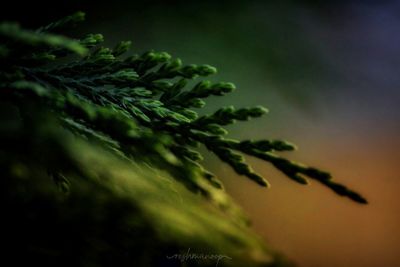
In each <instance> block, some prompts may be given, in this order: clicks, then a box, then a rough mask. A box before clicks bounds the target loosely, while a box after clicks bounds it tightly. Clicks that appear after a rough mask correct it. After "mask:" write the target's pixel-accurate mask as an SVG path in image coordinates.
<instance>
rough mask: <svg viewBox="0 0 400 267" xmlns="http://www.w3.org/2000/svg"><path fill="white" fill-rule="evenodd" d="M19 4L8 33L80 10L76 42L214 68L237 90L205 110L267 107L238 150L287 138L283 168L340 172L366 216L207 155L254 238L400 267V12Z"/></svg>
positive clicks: (235, 133)
mask: <svg viewBox="0 0 400 267" xmlns="http://www.w3.org/2000/svg"><path fill="white" fill-rule="evenodd" d="M44 2H45V1H29V2H28V1H27V2H23V1H13V2H12V3H10V4H9V5H8V4H7V5H3V6H2V8H1V11H0V14H1V20H18V21H20V22H21V23H22V25H23V26H25V27H31V28H34V27H36V26H39V25H42V24H45V23H46V22H49V21H52V20H55V19H57V18H59V17H61V16H64V15H68V14H70V13H72V12H74V11H77V10H83V11H85V12H86V13H87V21H86V22H85V23H84V24H83V25H82V27H80V28H78V29H77V30H75V31H74V33H88V32H94V33H97V32H99V33H103V34H104V35H105V38H106V40H107V41H106V44H108V45H111V46H112V45H113V44H115V43H116V42H118V41H120V40H132V41H133V47H134V52H137V53H141V52H144V51H146V50H149V49H154V50H162V51H168V52H169V53H171V54H172V55H173V56H178V57H180V58H181V59H182V60H183V61H184V62H186V63H199V64H202V63H207V64H211V65H214V66H216V67H217V68H218V69H219V74H218V75H217V76H216V77H213V78H211V79H213V80H222V81H232V82H234V83H235V84H236V85H237V87H238V90H237V91H236V92H234V93H233V94H231V95H230V96H227V97H224V98H217V97H216V98H213V99H212V100H211V101H210V102H209V103H208V106H207V107H206V109H205V110H206V111H212V110H214V109H215V108H216V107H218V106H221V105H230V104H233V105H235V106H237V107H244V106H252V105H258V104H260V105H264V106H266V107H268V108H269V109H270V114H269V115H268V116H266V117H264V118H262V119H259V120H256V121H251V122H247V123H240V124H238V125H236V126H233V127H231V128H230V135H231V136H232V137H237V138H254V139H257V138H265V137H267V138H282V139H286V140H290V141H292V142H294V143H296V144H297V145H298V146H299V150H298V151H296V152H294V153H293V152H291V153H287V154H285V156H287V157H289V158H291V159H293V160H298V161H301V162H304V163H307V164H311V165H314V166H316V167H320V168H323V169H326V170H330V171H331V172H332V173H333V174H334V176H335V177H336V179H337V180H338V181H340V182H342V183H345V184H346V185H349V186H351V187H352V188H355V189H357V190H358V191H360V192H362V193H363V194H364V195H365V196H366V197H367V198H368V200H369V202H370V204H368V205H366V206H363V205H359V204H355V203H353V202H351V201H349V200H347V199H343V198H340V197H338V196H336V195H334V194H333V193H331V192H330V191H329V190H327V189H325V188H323V187H322V186H320V185H319V184H318V183H317V182H315V183H312V184H311V185H310V186H306V187H305V186H301V185H298V184H295V183H293V182H292V181H290V180H288V179H287V178H286V177H284V176H283V175H282V174H280V173H278V172H277V171H275V170H274V169H273V168H272V167H271V166H268V164H266V163H263V162H261V161H258V160H255V159H249V161H250V162H251V163H252V164H253V165H254V168H255V169H256V170H257V171H259V172H260V173H262V174H263V175H264V176H265V177H267V178H268V179H269V181H270V182H271V183H272V188H271V189H269V190H266V189H263V188H259V187H258V186H257V185H255V184H253V183H252V182H250V181H249V180H247V179H245V178H243V177H238V176H237V175H236V174H235V173H234V172H233V171H232V170H231V169H230V168H229V167H228V166H225V165H223V164H221V163H220V162H219V161H217V160H216V158H215V157H213V156H212V155H209V157H208V159H207V165H208V166H210V168H211V169H212V170H214V172H216V173H217V174H218V175H219V176H220V177H221V178H222V179H223V181H224V183H225V186H226V190H227V191H228V192H229V193H230V194H231V195H232V196H233V197H234V198H235V199H236V201H237V202H238V203H239V204H241V205H242V207H243V208H244V209H245V211H246V212H247V213H248V215H249V217H250V218H251V220H252V222H253V227H254V229H255V230H256V231H257V232H258V233H259V234H260V235H261V236H262V237H263V238H264V239H265V240H267V242H269V243H270V244H271V245H272V246H273V247H275V248H277V249H278V250H280V251H282V252H284V253H285V254H286V255H287V256H288V257H289V258H291V259H292V260H294V261H295V262H296V263H297V264H298V265H299V266H300V267H306V266H307V267H319V266H321V267H322V266H324V267H338V266H345V267H347V266H354V267H378V266H388V267H397V266H400V230H399V226H400V205H399V204H400V194H399V192H400V177H399V172H398V171H399V164H400V162H399V158H400V139H399V134H400V92H399V89H400V88H399V86H400V75H399V71H400V51H399V47H400V15H399V14H400V1H382V0H381V1H378V0H376V1H372V0H370V1H361V0H360V1H357V0H352V1H351V0H348V1H312V0H308V1H306V0H298V1H294V0H293V1H289V0H286V1H282V0H281V1H216V0H214V1H208V0H202V1H178V0H175V1H161V0H154V1H150V0H149V1H145V0H143V1H121V0H113V1H111V0H110V1H96V2H91V1H75V0H71V1H53V2H51V3H47V4H46V3H44Z"/></svg>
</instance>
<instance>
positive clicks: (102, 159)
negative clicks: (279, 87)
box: [0, 12, 366, 266]
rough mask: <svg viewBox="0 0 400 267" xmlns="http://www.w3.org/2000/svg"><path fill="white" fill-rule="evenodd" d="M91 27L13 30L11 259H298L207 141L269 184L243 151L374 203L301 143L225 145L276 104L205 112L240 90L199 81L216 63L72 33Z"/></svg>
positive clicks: (4, 28) (7, 154)
mask: <svg viewBox="0 0 400 267" xmlns="http://www.w3.org/2000/svg"><path fill="white" fill-rule="evenodd" d="M83 18H84V14H83V13H80V12H79V13H76V14H74V15H72V16H70V17H67V18H65V19H62V20H60V21H58V22H55V23H52V24H49V25H47V26H44V27H41V28H39V29H38V30H35V31H34V30H25V29H22V28H20V26H19V25H18V24H15V23H2V24H0V59H1V73H0V94H1V97H0V102H1V117H2V126H1V131H0V135H1V136H0V142H1V143H2V145H1V150H0V160H1V162H0V164H1V166H2V169H3V175H4V177H3V179H2V187H1V188H2V189H1V190H2V198H4V199H3V200H4V201H2V203H3V205H4V203H8V202H10V201H11V202H12V203H13V205H11V206H9V207H8V208H7V209H5V211H4V213H5V216H6V218H8V219H7V223H8V224H9V228H10V229H11V230H10V232H9V233H8V234H7V235H5V236H7V238H6V240H7V242H8V243H10V246H9V249H10V251H11V252H12V253H10V254H9V255H12V254H13V253H15V251H18V250H21V251H20V253H22V254H23V255H25V256H26V257H22V258H18V259H15V260H16V261H19V262H24V261H27V262H29V261H41V262H42V265H43V261H45V262H46V263H45V265H46V264H48V266H55V265H62V266H67V265H68V266H179V265H167V264H172V261H168V262H166V260H165V256H166V255H169V254H174V253H177V252H179V251H185V250H187V248H192V249H198V250H201V249H203V252H204V250H206V252H209V253H219V254H225V255H229V256H230V257H232V258H234V259H235V260H232V261H227V260H225V261H224V262H220V265H226V266H280V264H284V262H283V260H282V259H281V258H280V257H279V256H278V255H277V254H275V253H272V252H271V251H270V250H269V249H266V248H265V246H264V245H263V244H262V242H260V241H259V240H258V238H257V237H256V236H255V235H254V234H252V233H251V231H250V230H248V228H247V222H246V219H245V217H244V216H243V215H242V214H241V212H240V209H238V208H237V207H236V206H235V205H234V203H232V201H231V200H230V199H229V197H228V196H227V195H226V194H225V193H224V191H223V190H222V184H221V182H220V181H219V180H218V179H217V178H216V177H215V175H213V174H212V173H210V172H209V171H207V170H206V169H205V168H204V167H203V166H202V165H201V160H202V155H201V154H200V153H199V152H198V147H199V146H200V145H204V146H205V147H206V148H207V149H208V150H209V151H211V152H212V153H214V154H215V155H217V156H218V158H220V159H221V161H223V162H225V163H227V164H229V165H230V166H231V167H232V168H233V169H234V170H235V171H236V172H237V173H238V174H241V175H244V176H246V177H248V178H250V179H251V180H253V181H255V182H256V183H258V184H260V185H261V186H268V182H267V181H266V180H265V179H264V178H263V177H261V176H260V175H259V174H257V173H256V172H255V171H253V170H252V168H251V167H250V166H249V165H248V164H247V163H246V162H245V160H244V156H243V155H250V156H254V157H257V158H259V159H262V160H265V161H267V162H269V163H271V164H272V165H273V166H275V167H276V168H277V169H279V170H280V171H281V172H282V173H284V174H285V175H286V176H287V177H289V178H291V179H293V180H294V181H297V182H299V183H301V184H306V183H307V178H311V179H315V180H317V181H319V182H321V183H322V184H324V185H326V186H327V187H329V188H330V189H332V190H333V191H334V192H336V193H337V194H339V195H343V196H346V197H349V198H351V199H352V200H354V201H357V202H360V203H366V200H365V199H364V198H363V197H362V196H360V195H359V194H358V193H356V192H354V191H352V190H350V189H348V188H347V187H345V186H343V185H341V184H338V183H336V182H334V181H333V180H332V178H331V176H330V174H329V173H326V172H323V171H320V170H318V169H316V168H313V167H308V166H305V165H302V164H299V163H295V162H292V161H289V160H287V159H285V158H283V157H281V156H279V155H278V154H277V152H279V151H290V150H294V149H295V146H294V145H292V144H290V143H288V142H285V141H281V140H257V141H253V140H244V141H238V140H234V139H229V138H227V137H225V135H226V134H227V131H226V130H225V129H224V127H223V126H226V125H229V124H232V123H235V122H236V121H246V120H249V119H252V118H258V117H260V116H262V115H264V114H265V113H266V112H267V110H266V109H265V108H263V107H253V108H238V109H236V108H234V107H230V106H229V107H223V108H220V109H219V110H217V111H216V112H214V113H213V114H210V115H202V116H199V115H198V114H197V112H196V111H195V110H194V109H195V108H201V107H203V106H204V105H205V101H204V99H205V98H208V97H210V96H223V95H225V94H227V93H230V92H232V91H233V90H234V89H235V86H234V85H233V84H232V83H227V82H219V83H212V82H210V81H206V80H201V81H199V82H198V83H197V84H195V85H194V86H193V87H190V86H188V82H189V81H190V80H193V79H196V78H199V77H206V76H209V75H212V74H215V73H216V69H215V68H214V67H212V66H209V65H193V64H192V65H183V64H182V62H181V60H180V59H174V58H172V57H171V56H170V55H169V54H168V53H165V52H154V51H150V52H147V53H144V54H142V55H133V56H124V55H125V53H126V52H128V50H129V47H130V45H131V43H130V42H121V43H119V44H118V45H116V46H115V47H114V48H113V49H110V48H106V47H103V46H101V43H102V41H103V37H102V35H100V34H89V35H87V36H85V37H83V38H81V39H73V38H67V37H64V36H63V35H60V33H61V32H62V30H64V28H66V27H67V26H70V25H73V24H75V23H77V22H79V21H82V20H83ZM181 185H184V186H185V187H186V188H185V187H182V186H181ZM187 189H189V190H187ZM193 193H200V195H202V196H203V197H199V196H198V194H193ZM205 203H207V204H205ZM203 206H204V207H203ZM10 233H11V234H10ZM21 244H24V245H21ZM160 259H163V260H164V261H163V262H160ZM60 261H61V262H60ZM175 263H176V264H180V263H181V262H175ZM135 264H136V265H135ZM182 264H183V265H182V266H186V265H184V264H185V263H182ZM191 266H215V262H211V263H210V262H207V261H198V262H197V263H193V265H191Z"/></svg>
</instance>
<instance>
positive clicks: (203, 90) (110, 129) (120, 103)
mask: <svg viewBox="0 0 400 267" xmlns="http://www.w3.org/2000/svg"><path fill="white" fill-rule="evenodd" d="M82 19H83V14H82V13H77V14H75V15H72V16H71V17H68V18H65V19H62V20H60V21H59V22H55V23H52V24H50V25H48V26H45V27H42V28H40V29H39V30H37V31H28V30H23V29H21V28H20V27H19V26H18V25H16V24H10V23H3V24H1V25H0V34H1V36H2V37H3V39H4V38H5V40H6V41H5V42H4V44H3V45H2V47H3V50H4V51H8V52H6V53H5V54H4V53H3V55H2V58H3V60H4V61H6V62H9V64H7V65H6V66H7V67H6V69H4V70H3V74H2V75H3V76H6V77H12V78H11V79H8V80H4V79H3V84H2V87H4V88H8V89H10V88H13V89H18V90H12V91H11V92H10V93H11V94H13V95H17V94H18V95H19V96H20V97H24V94H23V93H22V92H23V91H21V90H20V89H24V90H25V91H26V92H25V93H28V92H29V91H31V92H33V93H34V94H36V95H38V96H40V98H41V99H40V100H38V101H42V102H43V104H44V105H46V106H48V107H49V108H50V109H51V110H52V111H53V112H56V113H57V115H58V117H60V118H61V119H62V120H61V121H62V123H63V125H64V126H65V127H67V128H71V129H72V130H74V128H76V127H77V124H79V127H80V128H87V131H84V132H82V131H81V133H82V134H84V135H89V133H90V132H92V130H94V131H99V132H101V133H103V134H105V135H107V136H108V137H109V138H111V139H113V140H114V141H116V142H117V143H118V144H119V146H120V148H119V150H120V151H122V152H123V153H124V154H125V155H126V156H128V157H132V158H134V159H135V160H139V161H150V162H151V164H156V166H157V167H160V168H166V169H171V170H176V171H177V172H180V173H182V174H183V175H185V178H183V179H182V181H183V182H184V183H186V184H187V185H188V186H189V187H190V188H192V189H194V190H199V191H201V192H203V193H206V192H204V188H202V187H201V185H199V184H198V183H197V182H196V181H195V180H193V179H191V178H190V177H191V176H192V175H190V172H194V171H200V172H202V173H203V174H204V175H205V176H209V175H210V173H209V172H206V171H204V169H203V168H202V167H201V166H200V165H198V164H195V165H194V164H188V161H195V162H199V161H201V158H202V157H201V156H200V155H198V152H196V151H195V149H196V148H193V144H197V143H200V144H203V145H205V146H206V147H207V148H208V150H210V151H211V152H213V153H215V154H216V155H217V156H218V157H219V158H220V159H221V160H222V161H224V162H226V163H228V164H229V165H230V166H232V168H233V169H234V170H235V171H236V172H237V173H238V174H241V175H245V176H247V177H248V178H250V179H251V180H254V181H255V182H257V183H258V184H260V185H262V186H267V185H268V182H267V181H266V180H265V179H264V178H262V177H261V176H260V175H258V174H256V173H255V172H254V171H253V170H252V169H251V168H250V166H249V165H248V164H246V163H245V161H244V158H243V156H242V154H241V153H243V154H247V155H251V156H255V157H257V158H260V159H262V160H265V161H267V162H270V163H271V164H273V165H274V166H275V167H276V168H277V169H279V170H280V171H281V172H282V173H284V174H286V175H287V176H288V177H289V178H291V179H293V180H294V181H297V182H299V183H301V184H306V183H307V180H306V178H305V177H304V176H307V177H309V178H311V179H315V180H318V181H319V182H321V183H322V184H324V185H326V186H327V187H329V188H331V189H332V190H333V191H335V192H336V193H338V194H340V195H343V196H347V197H349V198H351V199H353V200H355V201H357V202H360V203H366V201H365V199H364V198H363V197H362V196H360V195H359V194H357V193H356V192H354V191H352V190H350V189H348V188H346V187H345V186H343V185H340V184H338V183H336V182H334V181H333V180H332V178H331V175H330V174H328V173H326V172H323V171H320V170H318V169H316V168H312V167H307V166H304V165H301V164H298V163H295V162H291V161H289V160H286V159H284V158H282V157H280V156H278V155H277V154H276V152H277V151H284V150H293V149H294V146H293V145H290V144H288V143H287V142H285V141H280V140H278V141H275V140H273V141H270V140H260V141H249V140H246V141H242V142H239V141H237V140H231V139H227V138H225V137H223V136H224V135H225V134H226V133H227V131H226V130H225V129H224V128H223V127H222V126H225V125H229V124H233V123H235V122H236V121H246V120H249V119H251V118H257V117H260V116H262V115H263V114H265V113H266V112H267V110H266V109H265V108H263V107H255V108H240V109H235V108H234V107H232V106H230V107H223V108H221V109H219V110H217V111H216V112H215V113H214V114H211V115H204V116H200V117H199V116H198V115H197V112H196V111H194V110H193V109H192V108H201V107H203V106H204V105H205V102H204V100H203V99H204V98H207V97H209V96H212V95H214V96H223V95H225V94H227V93H230V92H232V91H233V90H234V89H235V85H234V84H232V83H225V82H220V83H211V82H210V81H207V80H203V81H200V82H198V83H197V84H196V85H195V86H194V87H193V88H188V89H186V88H187V83H188V80H190V79H195V78H198V77H205V76H209V75H212V74H215V73H216V72H217V70H216V69H215V68H214V67H212V66H209V65H194V64H191V65H186V66H185V65H183V64H182V62H181V60H180V59H173V58H172V57H171V56H170V55H169V54H167V53H165V52H154V51H150V52H147V53H144V54H143V55H141V56H139V55H134V56H130V57H126V58H123V57H121V56H122V55H123V54H125V53H126V52H127V51H128V50H129V48H130V46H131V42H121V43H119V44H118V45H116V46H115V48H114V49H110V48H106V47H102V46H100V43H101V42H102V41H103V37H102V36H101V35H99V34H90V35H88V36H86V37H84V38H82V39H81V40H73V39H69V38H66V37H64V36H59V35H54V34H52V33H48V32H49V31H50V32H53V31H55V32H57V31H58V30H60V28H61V29H62V28H64V27H65V26H66V25H67V24H70V23H75V22H78V21H81V20H82ZM16 46H17V47H21V48H19V49H18V50H14V49H13V48H14V47H16ZM22 48H23V49H22ZM21 51H22V53H21ZM72 53H75V54H77V55H80V56H83V57H82V58H80V59H78V60H74V59H70V60H69V61H68V63H55V62H57V59H59V58H65V57H67V56H70V55H71V54H72ZM49 61H54V63H53V64H46V63H48V62H49ZM64 61H65V60H64ZM32 64H33V65H34V67H31V66H32ZM17 74H18V75H17ZM17 76H18V77H17ZM175 77H180V79H178V80H177V81H174V80H171V79H172V78H175ZM72 122H73V123H72ZM75 130H76V129H75ZM155 136H157V138H155ZM159 136H162V138H158V137H159ZM88 137H90V136H88ZM143 138H144V139H147V138H153V139H157V140H155V141H154V143H153V145H150V146H149V147H147V146H146V147H143V146H144V145H143V144H144V143H143V142H142V139H143ZM176 147H180V149H177V148H176ZM160 148H162V149H160ZM143 151H146V153H147V152H149V154H150V155H151V158H149V157H144V156H143V155H144V154H143V153H142V152H143ZM189 165H190V166H196V168H192V167H191V168H190V170H188V166H189ZM174 176H175V172H174ZM179 176H182V175H179ZM213 179H214V180H215V179H216V178H213ZM219 184H220V183H219Z"/></svg>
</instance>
